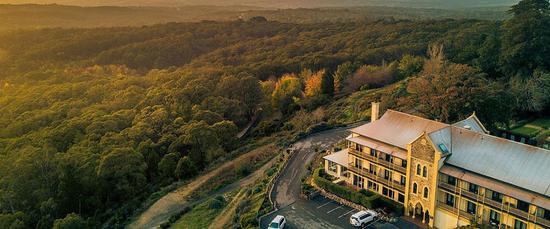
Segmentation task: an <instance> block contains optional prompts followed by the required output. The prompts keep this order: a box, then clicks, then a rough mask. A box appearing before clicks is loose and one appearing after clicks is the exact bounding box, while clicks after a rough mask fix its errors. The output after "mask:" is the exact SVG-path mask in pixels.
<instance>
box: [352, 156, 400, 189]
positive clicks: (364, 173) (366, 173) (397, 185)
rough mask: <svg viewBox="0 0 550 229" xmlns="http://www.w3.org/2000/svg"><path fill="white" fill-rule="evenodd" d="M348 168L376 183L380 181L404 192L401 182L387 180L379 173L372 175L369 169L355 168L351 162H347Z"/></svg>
mask: <svg viewBox="0 0 550 229" xmlns="http://www.w3.org/2000/svg"><path fill="white" fill-rule="evenodd" d="M348 169H349V170H350V171H352V172H354V173H357V174H359V175H361V176H365V177H367V178H369V179H371V180H373V181H376V182H378V183H382V184H384V185H386V186H388V187H390V188H394V189H397V190H399V191H401V192H405V185H402V184H401V183H399V182H396V181H390V180H387V179H385V178H384V177H383V176H380V175H374V174H373V173H370V172H369V170H367V169H360V168H357V167H355V165H354V164H353V163H350V164H349V167H348Z"/></svg>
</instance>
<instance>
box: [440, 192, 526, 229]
mask: <svg viewBox="0 0 550 229" xmlns="http://www.w3.org/2000/svg"><path fill="white" fill-rule="evenodd" d="M445 196H446V197H445V204H447V205H449V206H451V207H456V206H455V196H454V195H452V194H449V193H445ZM466 212H468V213H470V214H472V215H477V205H476V204H475V203H473V202H471V201H468V200H466ZM489 223H490V224H492V225H495V226H498V225H499V224H500V213H499V212H497V211H494V210H492V209H490V210H489ZM525 228H527V224H526V223H525V222H523V221H521V220H518V219H515V222H514V229H525Z"/></svg>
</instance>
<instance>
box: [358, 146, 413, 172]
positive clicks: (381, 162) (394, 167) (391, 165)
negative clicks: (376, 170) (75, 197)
mask: <svg viewBox="0 0 550 229" xmlns="http://www.w3.org/2000/svg"><path fill="white" fill-rule="evenodd" d="M349 152H350V153H351V154H353V155H355V156H358V157H360V158H363V159H365V160H368V161H370V162H373V163H375V164H378V165H381V166H384V167H386V168H387V169H390V170H395V171H398V172H400V173H403V174H407V168H404V167H403V166H401V165H396V164H394V163H391V162H389V161H386V160H385V159H383V158H378V157H374V156H371V155H370V153H365V152H359V151H357V150H355V149H353V148H350V149H349Z"/></svg>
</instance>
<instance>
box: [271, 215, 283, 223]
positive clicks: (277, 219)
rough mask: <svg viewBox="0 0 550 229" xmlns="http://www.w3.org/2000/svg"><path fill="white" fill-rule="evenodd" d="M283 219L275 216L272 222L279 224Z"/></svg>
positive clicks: (280, 216)
mask: <svg viewBox="0 0 550 229" xmlns="http://www.w3.org/2000/svg"><path fill="white" fill-rule="evenodd" d="M284 218H285V217H284V216H282V215H277V216H275V219H273V221H275V222H281V220H283V219H284Z"/></svg>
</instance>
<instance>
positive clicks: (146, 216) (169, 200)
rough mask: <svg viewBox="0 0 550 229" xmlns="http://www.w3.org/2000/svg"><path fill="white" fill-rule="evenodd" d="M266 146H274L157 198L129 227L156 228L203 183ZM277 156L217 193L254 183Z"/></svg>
mask: <svg viewBox="0 0 550 229" xmlns="http://www.w3.org/2000/svg"><path fill="white" fill-rule="evenodd" d="M266 147H273V146H271V145H268V146H263V147H260V148H258V149H256V150H253V151H251V152H250V153H247V154H244V155H241V156H240V157H238V158H236V159H234V160H232V161H229V162H226V163H225V164H223V165H221V166H219V167H218V168H216V169H214V170H212V171H210V172H209V173H206V174H204V175H202V176H200V177H198V178H196V179H195V180H194V181H192V182H191V183H189V184H187V185H184V186H182V187H180V188H178V189H177V190H175V191H173V192H170V193H168V194H166V195H165V196H163V197H162V198H160V199H159V200H157V202H155V203H154V204H153V205H151V206H150V207H149V208H148V209H147V210H145V212H143V213H141V215H140V216H139V217H138V218H137V219H136V220H135V221H134V222H132V223H131V224H130V225H128V227H127V228H130V229H134V228H136V229H137V228H156V227H157V226H159V225H160V224H161V223H163V222H165V221H167V220H168V219H169V218H170V216H172V215H174V214H176V213H178V212H179V211H181V210H182V209H183V208H185V206H187V205H188V204H189V199H188V197H189V195H191V194H192V193H193V192H194V191H195V190H197V189H198V188H200V187H201V186H202V185H204V184H205V183H207V182H208V181H209V180H210V179H212V178H214V177H216V176H219V175H221V174H222V173H223V172H224V171H225V170H226V169H228V168H230V167H231V166H234V165H235V163H236V162H238V161H240V160H246V159H247V158H249V157H250V156H251V155H253V154H254V153H255V152H258V150H265V149H269V148H266ZM275 160H276V158H274V159H272V160H271V161H269V162H268V163H266V164H265V165H263V166H262V167H261V168H260V169H258V170H256V171H255V172H254V173H252V174H250V175H249V176H247V177H245V178H243V179H241V180H239V181H237V182H235V183H233V184H230V185H228V186H226V187H224V188H222V189H220V190H218V191H216V192H215V193H223V192H227V191H231V190H235V189H236V188H240V187H243V186H246V185H249V184H251V183H253V182H254V181H255V180H257V179H258V178H260V177H262V176H263V174H264V172H265V170H267V169H268V168H270V167H271V165H272V164H273V163H274V162H275Z"/></svg>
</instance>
